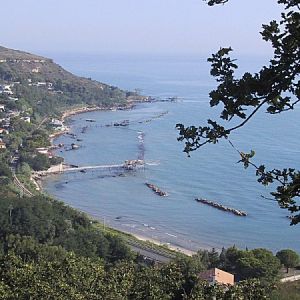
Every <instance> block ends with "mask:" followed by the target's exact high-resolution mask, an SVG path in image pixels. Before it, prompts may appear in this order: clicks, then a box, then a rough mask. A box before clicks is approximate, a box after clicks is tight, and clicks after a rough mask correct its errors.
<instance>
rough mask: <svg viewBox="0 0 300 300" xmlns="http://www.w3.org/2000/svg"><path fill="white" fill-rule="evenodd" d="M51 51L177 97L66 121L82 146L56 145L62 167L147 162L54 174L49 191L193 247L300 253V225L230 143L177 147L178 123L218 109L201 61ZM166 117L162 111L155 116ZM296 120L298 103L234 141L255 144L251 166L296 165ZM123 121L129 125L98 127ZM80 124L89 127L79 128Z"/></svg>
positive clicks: (113, 222) (106, 75)
mask: <svg viewBox="0 0 300 300" xmlns="http://www.w3.org/2000/svg"><path fill="white" fill-rule="evenodd" d="M52 57H53V58H54V59H55V60H56V61H57V62H58V63H59V64H61V65H62V66H64V67H65V68H67V69H68V70H70V71H72V72H74V73H75V74H77V75H81V76H86V77H91V78H93V79H96V80H99V81H102V82H106V83H109V84H112V85H115V86H118V87H120V88H123V89H127V90H132V89H134V88H139V89H141V91H142V93H144V94H146V95H151V96H154V97H161V98H166V97H171V96H178V97H179V101H178V102H176V103H170V102H165V103H163V102H159V103H151V104H149V103H148V104H140V105H137V107H136V108H135V109H133V110H129V111H107V112H103V111H101V112H90V113H86V114H80V115H76V116H73V117H72V118H71V120H69V122H70V124H71V131H72V132H73V133H75V134H76V135H77V138H79V139H82V141H81V142H76V143H78V144H80V145H81V148H80V149H78V150H76V151H75V150H74V151H66V150H62V151H61V152H60V151H58V154H59V155H61V156H63V157H64V158H65V161H66V162H67V163H71V164H75V165H79V166H87V165H108V164H118V163H122V162H123V161H124V160H126V159H136V158H138V157H140V156H141V155H142V152H143V153H144V158H145V160H146V161H147V162H148V163H149V164H148V165H146V167H145V168H144V169H141V170H138V171H137V172H127V173H125V174H122V176H120V172H119V171H105V172H104V171H101V170H88V171H87V172H86V173H80V172H76V173H65V174H62V175H59V176H53V177H50V178H48V179H47V181H46V183H45V189H46V190H47V191H48V192H49V193H50V194H52V195H54V196H56V197H57V198H59V199H61V200H63V201H64V202H66V203H68V204H69V205H71V206H73V207H76V208H78V209H80V210H82V211H85V212H87V213H88V214H90V215H92V216H94V217H96V218H100V219H102V220H105V224H107V225H108V226H111V227H115V228H118V229H121V230H123V231H127V232H132V233H136V234H140V235H143V236H147V237H149V238H153V239H157V240H160V241H162V242H164V243H171V244H174V245H178V246H181V247H184V248H187V249H191V250H197V249H199V248H200V247H202V248H211V247H215V248H218V249H220V248H221V247H223V246H225V247H228V246H231V245H236V246H238V247H240V248H245V247H248V248H256V247H265V248H269V249H271V250H273V251H277V250H279V249H283V248H292V249H295V250H297V251H300V240H299V233H300V225H298V226H289V220H288V219H287V218H286V215H287V212H286V211H285V210H283V209H280V208H279V207H278V205H277V203H276V202H273V201H269V200H265V199H263V198H262V197H261V195H264V196H267V197H268V195H269V192H270V191H271V189H270V188H269V187H268V188H266V187H263V186H261V185H260V184H258V183H257V182H256V178H255V170H253V169H251V168H249V169H247V170H244V168H243V166H242V165H241V164H237V161H238V160H239V156H238V154H237V152H236V151H235V150H234V149H233V148H232V147H231V146H230V145H229V143H228V142H226V141H225V142H224V141H223V142H220V143H219V144H217V145H208V146H206V147H204V148H203V149H201V150H198V151H195V152H193V153H192V154H191V157H190V158H188V157H187V156H186V155H185V154H184V153H183V152H182V150H183V144H181V143H179V142H178V141H177V139H176V138H177V135H178V132H177V131H176V129H175V125H176V123H184V124H194V125H198V124H204V123H205V121H206V120H207V119H208V118H214V117H216V116H217V115H218V112H219V111H218V110H217V109H211V108H210V107H209V98H208V93H209V91H210V90H212V89H213V88H214V87H215V82H214V80H213V79H212V78H211V77H210V76H209V65H208V64H207V63H206V59H204V58H201V57H188V56H181V57H163V56H162V57H151V56H127V55H123V56H109V55H78V54H76V55H75V54H74V55H68V56H65V55H59V54H57V55H53V54H52ZM262 62H265V61H264V60H263V59H254V58H247V59H246V58H241V59H240V63H241V64H242V65H243V68H244V69H245V70H246V69H251V70H256V69H257V68H258V66H259V64H260V63H262ZM162 113H165V114H164V115H163V116H161V117H158V116H159V115H160V114H162ZM299 117H300V111H299V109H297V110H295V111H293V112H289V113H285V114H281V115H276V116H270V115H267V114H265V113H264V112H262V113H260V114H258V115H257V116H256V117H255V118H254V119H253V120H251V122H250V123H249V124H247V126H245V127H244V128H243V129H241V130H240V131H239V132H236V133H234V134H233V135H232V137H231V141H232V142H233V143H234V145H235V146H236V147H237V148H238V149H240V150H241V151H245V152H248V151H250V150H251V149H254V150H255V151H256V156H255V163H257V164H260V163H265V164H266V166H267V167H269V168H275V167H289V166H293V167H295V168H300V163H299V152H300V150H299V140H298V132H297V129H298V128H299ZM86 119H95V120H96V122H94V123H90V122H86ZM125 119H126V120H129V121H130V126H128V127H105V126H104V125H105V124H110V123H112V122H119V121H122V120H125ZM145 120H151V121H150V122H143V121H145ZM141 122H142V123H141ZM85 126H88V127H87V130H86V132H85V133H82V128H83V127H85ZM142 134H143V145H141V144H142V143H141V142H142V138H141V137H142ZM55 142H56V143H64V144H65V145H67V146H70V144H71V143H73V142H74V140H73V139H72V138H71V137H70V136H68V135H65V136H61V137H59V138H58V139H57V140H56V141H55ZM145 182H150V183H153V184H155V185H157V186H158V187H160V188H161V189H162V190H163V191H166V192H168V194H169V196H168V197H159V196H157V195H156V194H154V193H153V192H152V191H151V190H150V189H149V188H147V186H145ZM271 188H272V187H271ZM195 197H203V198H207V199H210V200H213V201H216V202H218V203H221V204H223V205H226V206H229V207H233V208H237V209H241V210H244V211H246V212H247V213H248V216H247V217H237V216H234V215H232V214H229V213H225V212H222V211H219V210H216V209H214V208H212V207H209V206H205V205H203V204H200V203H197V202H196V201H195V200H194V199H195Z"/></svg>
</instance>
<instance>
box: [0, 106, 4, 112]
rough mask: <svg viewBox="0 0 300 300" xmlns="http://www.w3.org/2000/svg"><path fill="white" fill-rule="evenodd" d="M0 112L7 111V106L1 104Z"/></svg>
mask: <svg viewBox="0 0 300 300" xmlns="http://www.w3.org/2000/svg"><path fill="white" fill-rule="evenodd" d="M0 111H2V112H3V111H5V105H3V104H0Z"/></svg>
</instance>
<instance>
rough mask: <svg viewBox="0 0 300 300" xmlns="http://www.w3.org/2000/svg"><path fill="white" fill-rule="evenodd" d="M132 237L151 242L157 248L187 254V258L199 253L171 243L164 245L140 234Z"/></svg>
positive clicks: (133, 234)
mask: <svg viewBox="0 0 300 300" xmlns="http://www.w3.org/2000/svg"><path fill="white" fill-rule="evenodd" d="M126 233H127V232H126ZM130 235H132V236H134V237H135V238H136V239H138V240H140V241H143V242H150V243H152V244H155V245H157V246H164V247H167V248H169V249H170V250H172V251H175V252H179V253H182V254H185V255H187V256H192V255H194V254H196V253H197V252H196V251H192V250H188V249H186V248H183V247H180V246H176V245H173V244H171V243H163V242H161V241H159V240H156V239H153V238H148V237H146V236H143V235H140V234H136V233H130Z"/></svg>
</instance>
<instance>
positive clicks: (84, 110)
mask: <svg viewBox="0 0 300 300" xmlns="http://www.w3.org/2000/svg"><path fill="white" fill-rule="evenodd" d="M136 103H137V102H130V103H128V104H127V105H126V106H125V107H122V108H121V110H127V109H133V108H134V106H135V104H136ZM139 103H140V102H139ZM118 109H120V107H118V106H113V107H111V108H104V107H98V106H97V107H88V106H84V107H78V108H72V109H69V110H67V111H65V112H63V114H62V116H61V118H60V119H59V120H60V121H62V122H65V121H66V119H67V118H69V117H71V116H74V115H77V114H81V113H88V112H93V111H110V110H118ZM70 130H71V128H70V127H66V128H65V130H62V131H58V132H54V133H52V134H50V135H49V139H50V147H49V149H52V150H53V149H55V145H54V140H55V139H56V138H57V137H59V136H61V135H63V134H65V133H67V132H69V131H70ZM48 176H51V174H49V175H44V176H40V175H39V173H38V172H34V173H33V175H32V177H33V178H32V180H33V181H35V183H36V185H37V186H39V187H40V191H43V181H44V180H45V179H46V177H48ZM75 209H77V208H75ZM77 210H79V209H77ZM79 211H80V210H79ZM89 217H90V218H91V219H94V217H92V216H89ZM98 220H99V221H103V220H101V219H99V218H98ZM111 228H112V229H114V227H111ZM116 230H118V231H120V232H123V233H125V234H129V235H131V236H133V237H134V238H136V239H137V240H140V241H144V242H147V241H148V242H150V243H153V244H155V245H158V246H165V247H167V248H169V249H170V250H172V251H175V252H178V253H182V254H185V255H187V256H192V255H194V254H196V253H197V252H196V251H192V250H189V249H186V248H184V247H181V246H178V245H174V244H172V243H164V242H163V241H160V240H156V239H153V238H150V237H147V236H143V235H140V234H136V233H130V232H126V231H123V230H120V228H118V229H117V228H116Z"/></svg>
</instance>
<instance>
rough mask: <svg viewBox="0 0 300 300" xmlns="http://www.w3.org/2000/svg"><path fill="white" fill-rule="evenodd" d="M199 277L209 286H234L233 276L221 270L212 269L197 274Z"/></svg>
mask: <svg viewBox="0 0 300 300" xmlns="http://www.w3.org/2000/svg"><path fill="white" fill-rule="evenodd" d="M199 277H200V278H201V279H203V280H206V281H208V282H209V283H211V284H214V283H219V284H226V285H234V275H233V274H231V273H228V272H225V271H223V270H220V269H217V268H213V269H210V270H207V271H204V272H202V273H200V274H199Z"/></svg>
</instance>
